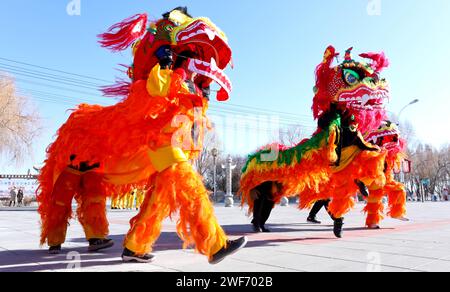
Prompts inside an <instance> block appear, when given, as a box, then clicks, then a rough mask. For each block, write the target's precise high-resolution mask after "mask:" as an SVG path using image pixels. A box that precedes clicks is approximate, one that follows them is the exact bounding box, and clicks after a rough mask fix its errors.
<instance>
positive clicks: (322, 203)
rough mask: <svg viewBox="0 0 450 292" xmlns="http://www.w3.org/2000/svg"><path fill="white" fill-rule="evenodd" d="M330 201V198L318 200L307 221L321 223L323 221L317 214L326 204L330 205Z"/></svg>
mask: <svg viewBox="0 0 450 292" xmlns="http://www.w3.org/2000/svg"><path fill="white" fill-rule="evenodd" d="M329 203H330V201H329V200H320V201H317V202H316V203H315V204H314V206H313V207H312V209H311V211H310V212H309V215H308V219H307V221H308V222H310V223H314V224H321V223H322V222H320V221H318V220H317V218H316V217H317V214H318V213H319V212H320V210H321V209H322V208H323V207H325V205H328V204H329Z"/></svg>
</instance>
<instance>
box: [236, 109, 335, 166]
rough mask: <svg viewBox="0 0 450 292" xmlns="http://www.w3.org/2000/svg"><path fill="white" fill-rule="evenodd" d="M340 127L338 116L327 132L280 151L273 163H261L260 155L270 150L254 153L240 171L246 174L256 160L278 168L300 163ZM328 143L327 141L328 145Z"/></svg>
mask: <svg viewBox="0 0 450 292" xmlns="http://www.w3.org/2000/svg"><path fill="white" fill-rule="evenodd" d="M340 126H341V118H340V117H339V116H338V117H336V119H335V120H333V121H331V123H330V126H329V127H328V129H327V130H325V131H322V132H320V133H319V134H317V135H315V136H313V137H312V138H311V139H309V140H308V141H306V142H305V143H303V144H299V145H297V146H295V147H292V148H289V149H287V150H284V151H280V152H279V153H278V159H277V160H275V161H261V155H263V154H270V153H271V149H266V150H261V151H259V152H256V153H255V154H252V155H249V156H248V159H247V163H246V165H245V166H244V168H243V169H242V173H246V172H247V170H248V166H249V165H250V163H251V162H252V161H253V160H254V159H256V163H257V164H272V163H275V162H276V163H277V164H278V165H279V166H281V165H291V164H292V163H293V162H294V160H296V161H297V163H300V162H301V160H302V157H303V156H304V155H305V153H307V152H309V151H311V150H317V149H319V148H320V146H321V144H322V142H323V141H324V140H326V139H328V137H329V135H330V131H331V130H332V129H333V128H334V127H338V128H340ZM328 142H329V141H327V143H328Z"/></svg>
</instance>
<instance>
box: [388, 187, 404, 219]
mask: <svg viewBox="0 0 450 292" xmlns="http://www.w3.org/2000/svg"><path fill="white" fill-rule="evenodd" d="M385 189H386V190H387V194H388V202H389V212H388V215H389V216H391V217H392V218H394V219H399V220H403V221H408V219H407V218H406V191H405V187H404V186H403V184H401V183H389V184H387V185H386V188H385Z"/></svg>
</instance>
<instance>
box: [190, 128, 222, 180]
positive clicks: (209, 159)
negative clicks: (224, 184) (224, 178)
mask: <svg viewBox="0 0 450 292" xmlns="http://www.w3.org/2000/svg"><path fill="white" fill-rule="evenodd" d="M213 149H217V150H220V141H219V138H218V137H217V134H216V132H215V131H213V130H209V131H206V133H205V137H204V140H203V150H202V152H201V153H200V155H199V157H198V158H197V159H196V160H195V162H194V165H195V167H196V168H197V171H198V172H199V173H200V174H201V175H202V176H205V175H207V171H208V170H209V169H211V168H212V166H213V164H214V163H213V162H214V157H213V155H212V150H213Z"/></svg>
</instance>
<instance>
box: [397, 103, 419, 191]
mask: <svg viewBox="0 0 450 292" xmlns="http://www.w3.org/2000/svg"><path fill="white" fill-rule="evenodd" d="M419 101H420V100H419V99H417V98H416V99H414V100H413V101H411V102H410V103H408V104H407V105H405V106H404V107H403V108H402V109H401V110H400V112H399V113H398V115H397V120H398V122H397V125H398V126H399V127H400V122H401V120H400V117H401V116H402V113H403V112H404V111H405V109H407V108H408V107H410V106H412V105H414V104H416V103H418V102H419ZM400 182H401V183H402V184H404V183H405V172H404V169H403V161H402V163H401V166H400Z"/></svg>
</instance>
